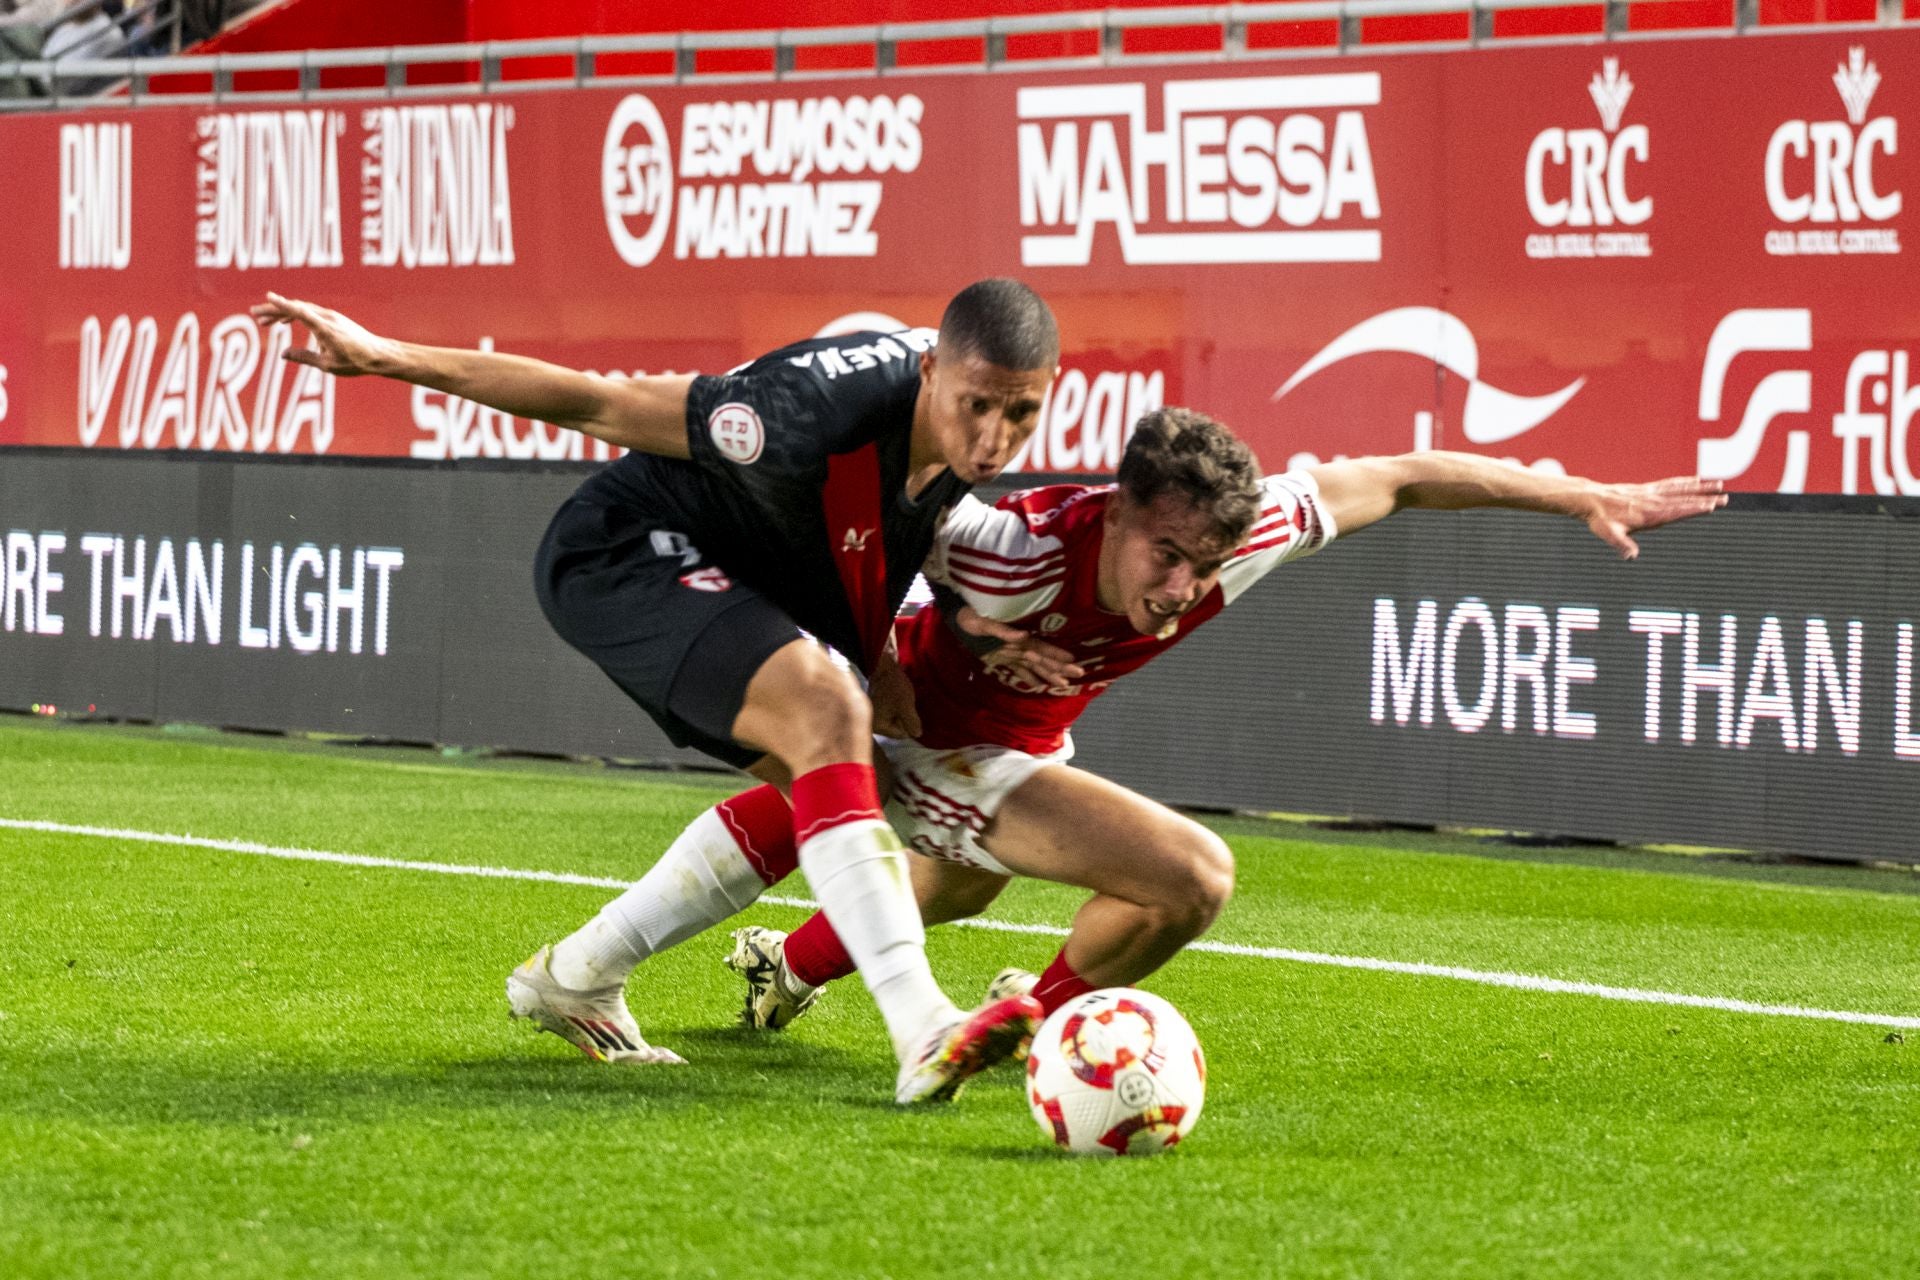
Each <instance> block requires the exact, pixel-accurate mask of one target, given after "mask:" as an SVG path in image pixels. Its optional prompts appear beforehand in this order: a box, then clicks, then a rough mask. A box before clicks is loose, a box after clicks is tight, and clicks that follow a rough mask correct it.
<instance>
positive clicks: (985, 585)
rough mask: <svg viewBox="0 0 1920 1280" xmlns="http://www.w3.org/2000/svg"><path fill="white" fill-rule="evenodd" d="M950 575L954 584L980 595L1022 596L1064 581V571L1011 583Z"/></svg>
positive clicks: (956, 574) (955, 574)
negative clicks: (1050, 575)
mask: <svg viewBox="0 0 1920 1280" xmlns="http://www.w3.org/2000/svg"><path fill="white" fill-rule="evenodd" d="M951 577H952V578H953V581H954V584H955V585H956V586H960V587H963V588H965V589H966V590H968V591H978V592H979V593H980V594H981V595H988V596H1023V595H1026V594H1028V593H1029V592H1034V591H1040V590H1043V589H1045V588H1047V587H1056V586H1059V585H1060V584H1061V583H1062V582H1065V581H1066V575H1065V574H1064V573H1062V574H1056V575H1054V576H1053V577H1050V578H1038V579H1035V580H1034V581H1032V582H1012V583H998V582H980V581H977V580H975V579H972V578H969V577H967V576H966V575H965V574H961V573H953V574H951Z"/></svg>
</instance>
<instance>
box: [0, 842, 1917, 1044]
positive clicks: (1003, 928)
mask: <svg viewBox="0 0 1920 1280" xmlns="http://www.w3.org/2000/svg"><path fill="white" fill-rule="evenodd" d="M0 828H10V829H12V830H15V831H43V832H47V833H50V834H53V835H67V836H94V837H97V838H100V839H104V840H131V841H138V842H140V843H144V844H168V845H180V846H186V847H189V848H195V849H217V850H220V851H222V852H225V853H248V854H255V855H257V856H260V857H266V858H285V859H289V860H292V861H296V862H331V863H335V864H338V865H340V866H348V867H376V868H386V869H390V870H395V871H430V872H434V873H436V874H438V875H448V876H481V877H484V878H487V879H492V880H533V881H538V882H540V883H543V884H573V885H589V886H592V887H595V888H601V889H625V888H627V887H628V886H629V885H630V884H632V883H633V882H632V881H631V880H616V879H614V878H612V877H610V876H583V875H576V874H574V873H572V872H568V871H526V870H522V869H520V868H517V867H484V866H473V865H470V864H467V863H459V862H416V861H413V860H411V859H407V858H380V857H375V856H373V855H371V854H364V853H331V852H328V851H326V850H322V849H299V848H293V847H289V846H285V845H271V844H258V843H256V842H254V841H251V840H213V839H207V838H205V837H201V836H193V835H172V834H169V833H166V832H161V831H134V830H130V829H127V828H123V827H92V826H79V825H75V824H72V823H65V822H40V821H33V820H29V819H22V818H0ZM760 901H761V902H763V903H765V904H767V905H768V906H775V907H800V908H803V909H807V910H811V909H813V908H814V907H816V906H817V905H818V904H817V903H815V902H813V901H812V900H810V899H807V898H788V897H781V896H776V895H774V894H767V895H765V896H763V897H761V898H760ZM953 923H954V924H956V925H959V926H962V927H965V928H969V929H987V930H990V931H992V932H995V933H1027V934H1039V935H1042V936H1045V937H1053V938H1064V937H1066V936H1067V931H1066V930H1065V929H1062V928H1059V927H1058V926H1056V925H1049V924H1021V923H1018V922H1016V921H1011V920H992V919H987V918H984V917H975V918H973V919H970V920H956V921H954V922H953ZM1187 950H1189V951H1206V952H1211V953H1213V954H1215V955H1228V956H1246V957H1250V958H1253V959H1258V960H1289V961H1293V962H1294V963H1296V964H1317V965H1330V966H1332V967H1334V968H1339V969H1365V970H1369V971H1371V972H1374V973H1399V974H1407V975H1410V976H1413V977H1420V978H1449V979H1452V980H1453V981H1456V982H1473V983H1478V984H1480V985H1482V986H1488V987H1507V988H1511V989H1513V990H1517V991H1539V992H1545V993H1548V994H1554V995H1576V996H1594V997H1596V998H1598V999H1601V1000H1621V1001H1626V1002H1629V1003H1633V1004H1657V1005H1677V1006H1681V1007H1684V1008H1689V1009H1718V1010H1720V1011H1721V1012H1723V1013H1747V1014H1759V1015H1763V1016H1766V1017H1775V1018H1811V1019H1813V1020H1815V1021H1819V1022H1852V1023H1865V1024H1868V1025H1870V1026H1876V1027H1898V1028H1902V1029H1906V1030H1920V1017H1908V1016H1905V1015H1901V1014H1891V1013H1858V1012H1854V1011H1852V1010H1847V1009H1814V1008H1808V1007H1805V1006H1802V1005H1797V1004H1760V1003H1757V1002H1755V1001H1751V1000H1732V999H1728V998H1727V997H1725V996H1696V995H1688V994H1686V993H1684V992H1678V991H1649V990H1645V989H1643V988H1640V987H1614V986H1608V985H1606V984H1605V983H1599V982H1570V981H1568V980H1566V979H1564V978H1544V977H1540V976H1538V975H1536V974H1528V973H1503V972H1501V971H1499V970H1488V969H1467V968H1463V967H1461V966H1459V965H1449V964H1420V963H1416V962H1412V961H1406V960H1381V959H1376V958H1374V957H1372V956H1342V955H1332V954H1329V953H1327V952H1322V951H1296V950H1294V949H1293V948H1291V947H1254V946H1247V945H1245V944H1242V943H1237V942H1214V941H1211V940H1208V939H1202V940H1200V941H1198V942H1191V943H1188V944H1187Z"/></svg>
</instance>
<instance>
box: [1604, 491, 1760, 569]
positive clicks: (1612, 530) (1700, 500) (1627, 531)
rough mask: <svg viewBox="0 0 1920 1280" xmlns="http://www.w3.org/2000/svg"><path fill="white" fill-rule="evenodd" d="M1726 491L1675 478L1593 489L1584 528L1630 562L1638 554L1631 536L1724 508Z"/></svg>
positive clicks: (1638, 545) (1636, 546)
mask: <svg viewBox="0 0 1920 1280" xmlns="http://www.w3.org/2000/svg"><path fill="white" fill-rule="evenodd" d="M1725 488H1726V486H1725V485H1724V484H1723V483H1721V482H1720V481H1718V480H1702V479H1700V478H1699V477H1697V476H1674V477H1672V478H1671V479H1667V480H1655V481H1653V482H1652V483H1650V484H1601V485H1595V486H1594V492H1593V509H1592V510H1591V511H1590V512H1589V513H1588V515H1587V528H1589V529H1591V530H1593V535H1594V536H1595V537H1596V538H1599V539H1600V540H1601V541H1602V542H1604V543H1606V544H1608V545H1609V546H1611V547H1614V548H1615V549H1617V550H1618V551H1619V552H1620V554H1621V556H1622V557H1623V558H1625V559H1628V560H1632V559H1635V558H1636V557H1638V556H1639V554H1640V544H1639V543H1637V542H1635V541H1634V540H1633V535H1634V534H1636V533H1638V532H1640V531H1641V530H1643V529H1658V528H1659V527H1660V526H1661V525H1664V524H1672V523H1673V522H1674V521H1676V520H1686V519H1690V518H1691V517H1693V516H1703V515H1705V514H1707V513H1708V512H1709V511H1717V510H1719V509H1720V508H1721V507H1724V506H1726V505H1727V495H1726V493H1725V492H1724V490H1725Z"/></svg>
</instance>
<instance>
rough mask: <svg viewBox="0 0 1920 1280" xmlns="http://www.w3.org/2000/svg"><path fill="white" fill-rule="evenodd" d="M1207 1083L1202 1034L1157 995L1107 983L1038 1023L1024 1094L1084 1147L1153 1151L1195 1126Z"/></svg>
mask: <svg viewBox="0 0 1920 1280" xmlns="http://www.w3.org/2000/svg"><path fill="white" fill-rule="evenodd" d="M1206 1092H1207V1062H1206V1059H1205V1058H1204V1057H1203V1056H1202V1055H1201V1053H1200V1041H1199V1040H1198V1039H1196V1038H1195V1037H1194V1034H1193V1028H1192V1027H1190V1026H1188V1025H1187V1020H1186V1019H1185V1018H1183V1017H1181V1016H1180V1011H1179V1010H1178V1009H1175V1008H1174V1007H1173V1006H1172V1005H1170V1004H1168V1003H1167V1002H1166V1001H1165V1000H1162V999H1161V998H1160V997H1159V996H1154V995H1148V994H1147V993H1146V992H1144V991H1135V990H1134V989H1133V988H1131V987H1109V988H1108V989H1106V990H1105V991H1094V992H1090V993H1089V994H1087V995H1084V996H1080V997H1077V998H1076V999H1073V1000H1069V1001H1068V1002H1067V1003H1066V1004H1063V1005H1061V1006H1060V1007H1059V1008H1058V1009H1055V1010H1054V1011H1053V1014H1052V1016H1051V1017H1049V1018H1048V1019H1047V1020H1046V1021H1045V1022H1043V1023H1041V1024H1040V1030H1039V1031H1038V1032H1037V1033H1036V1034H1035V1035H1034V1037H1033V1052H1032V1055H1031V1056H1030V1057H1028V1059H1027V1103H1028V1105H1030V1106H1031V1107H1032V1108H1033V1118H1034V1119H1035V1120H1036V1121H1038V1122H1039V1125H1040V1131H1041V1132H1042V1133H1044V1134H1046V1135H1047V1136H1048V1137H1049V1138H1051V1139H1052V1140H1053V1141H1054V1142H1055V1143H1056V1144H1057V1145H1059V1146H1062V1147H1065V1148H1066V1149H1067V1150H1069V1151H1072V1152H1074V1153H1076V1154H1078V1155H1089V1156H1093V1155H1098V1156H1149V1155H1153V1154H1155V1153H1156V1152H1160V1151H1165V1150H1166V1149H1167V1148H1168V1147H1171V1146H1173V1145H1174V1144H1175V1143H1177V1142H1179V1141H1180V1139H1182V1138H1184V1137H1186V1136H1187V1135H1188V1134H1189V1133H1191V1132H1193V1126H1194V1123H1195V1122H1196V1121H1197V1120H1199V1119H1200V1104H1201V1102H1202V1101H1203V1100H1204V1099H1205V1097H1206Z"/></svg>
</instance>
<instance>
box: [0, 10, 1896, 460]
mask: <svg viewBox="0 0 1920 1280" xmlns="http://www.w3.org/2000/svg"><path fill="white" fill-rule="evenodd" d="M1916 108H1920V33H1914V32H1907V31H1887V32H1873V33H1868V34H1859V33H1839V34H1833V35H1825V34H1800V35H1787V36H1752V37H1747V38H1741V39H1726V38H1721V37H1714V38H1707V39H1697V40H1671V41H1660V42H1629V43H1622V44H1614V45H1577V46H1573V45H1569V46H1560V47H1533V48H1520V49H1490V50H1476V51H1468V52H1452V53H1446V54H1412V55H1394V56H1384V57H1372V58H1369V57H1365V56H1361V57H1348V58H1339V59H1326V60H1311V59H1306V60H1303V59H1288V60H1284V61H1278V60H1276V61H1271V62H1265V63H1262V62H1257V61H1245V62H1235V63H1232V64H1220V65H1207V64H1187V65H1181V66H1163V67H1151V68H1143V67H1135V68H1114V69H1109V70H1105V71H1089V72H1075V73H1070V74H1069V73H1056V74H1049V75H1025V74H1004V75H1003V74H994V75H977V74H972V75H958V74H955V75H912V76H906V75H901V76H889V77H884V78H876V79H871V80H860V79H835V80H822V81H812V82H794V83H786V84H783V83H777V82H769V83H765V84H756V83H729V84H702V85H688V86H668V87H652V86H648V87H645V88H637V89H633V90H631V91H627V90H622V89H582V90H565V91H553V92H526V93H519V94H500V95H494V96H489V97H487V98H484V99H474V98H454V99H448V100H446V101H433V100H426V99H415V98H409V99H407V100H405V101H404V102H393V101H381V100H370V101H347V100H334V101H330V102H327V103H324V104H291V105H289V104H274V105H271V106H267V105H259V106H254V105H232V104H228V105H221V106H217V107H215V106H197V107H188V106H181V107H174V106H155V107H146V108H140V109H135V110H119V109H112V108H100V109H95V110H91V111H88V112H86V113H84V114H59V115H43V116H32V117H18V118H9V119H6V120H3V121H0V151H3V152H4V154H5V156H6V159H7V170H8V172H11V173H14V174H16V175H28V174H30V175H36V176H35V178H34V179H33V180H23V181H20V182H17V183H16V185H15V188H14V189H13V190H12V191H11V192H10V202H9V210H10V213H9V230H8V234H7V236H5V237H4V238H0V371H3V373H0V445H7V444H14V445H18V444H34V445H64V446H78V447H84V448H88V449H100V450H119V449H129V450H154V449H176V448H193V449H214V450H223V451H231V452H234V453H241V454H309V453H311V454H326V455H333V456H343V455H344V456H364V457H395V458H414V459H434V460H458V459H465V458H499V459H525V460H556V459H577V460H592V459H594V458H596V457H603V456H605V451H604V449H600V448H598V447H597V446H595V445H594V444H593V443H592V442H585V441H582V440H581V439H580V438H578V437H577V436H573V435H571V434H568V433H566V432H562V431H558V430H555V429H553V428H550V427H547V426H544V425H543V424H540V423H536V422H529V421H524V420H516V419H513V418H510V417H507V416H504V415H500V414H496V413H493V412H491V411H489V410H485V409H481V408H479V407H477V406H475V405H473V404H470V403H466V402H464V401H461V400H459V399H458V398H457V397H448V396H445V395H442V394H439V393H434V392H427V391H420V390H413V389H410V388H407V387H403V386H398V385H395V384H392V383H386V382H382V381H378V380H359V381H352V382H336V381H335V380H333V379H331V378H327V377H324V376H322V375H319V374H317V373H313V372H310V371H305V370H302V369H300V368H298V367H294V366H290V365H287V364H286V363H284V362H283V361H282V360H280V359H279V357H280V356H281V354H282V353H283V352H284V349H285V344H286V343H287V341H288V337H287V334H286V333H285V331H284V330H282V331H270V332H261V331H259V330H257V329H255V328H254V327H253V326H252V325H251V324H250V323H249V322H248V320H247V316H246V309H247V306H248V305H249V304H250V303H252V302H254V301H256V300H258V299H259V298H260V296H261V295H262V294H263V293H264V292H265V291H266V290H268V289H273V290H276V291H278V292H282V293H286V294H291V295H294V296H299V297H305V298H309V299H312V300H316V301H319V302H322V303H324V304H327V305H330V306H333V307H335V308H337V309H339V310H341V311H343V312H345V313H347V314H348V315H350V316H353V317H354V318H356V319H359V320H361V321H363V322H364V323H366V324H367V325H368V326H369V327H371V328H373V329H375V330H377V331H381V332H386V333H390V334H394V335H396V336H402V337H407V338H412V339H415V340H418V341H422V342H428V343H436V344H445V345H456V346H475V345H479V346H492V347H495V348H497V349H501V350H511V351H515V352H520V353H525V354H529V355H535V356H541V357H546V358H549V359H553V360H556V361H560V362H563V363H566V364H570V365H574V366H577V367H582V368H588V369H593V370H597V371H600V372H611V373H621V374H632V373H636V372H662V371H689V370H721V369H725V368H727V367H730V366H732V365H734V364H736V363H738V362H740V361H742V360H744V359H747V358H749V357H751V356H753V355H755V354H758V353H759V352H761V351H764V350H767V349H770V348H772V347H774V346H777V345H779V344H781V343H784V342H787V341H791V340H793V339H796V338H800V337H806V336H811V335H813V334H815V333H818V332H822V331H835V330H844V331H852V330H857V329H861V328H868V327H880V328H885V327H890V326H893V325H896V324H898V325H921V324H933V323H937V321H938V319H939V313H940V309H941V307H942V305H943V303H944V301H945V300H946V298H948V297H949V296H950V295H951V294H952V293H953V292H954V290H955V289H956V288H957V287H958V286H959V285H961V284H963V283H965V282H966V281H968V280H971V279H974V278H978V277H980V276H984V275H990V274H1016V275H1019V276H1021V277H1022V278H1024V279H1026V280H1028V281H1029V282H1031V283H1032V284H1034V285H1035V286H1036V287H1037V288H1039V289H1040V290H1041V291H1042V293H1043V294H1044V295H1045V296H1046V297H1048V298H1049V300H1050V301H1051V302H1052V303H1053V305H1054V307H1055V309H1056V311H1057V312H1058V315H1059V317H1060V320H1061V324H1062V329H1063V334H1064V338H1065V342H1066V351H1065V355H1064V359H1063V366H1064V368H1063V373H1062V376H1061V378H1060V380H1059V382H1058V384H1057V385H1056V387H1055V389H1054V392H1053V395H1052V398H1051V400H1050V402H1049V404H1048V406H1047V409H1046V414H1045V419H1044V421H1043V423H1042V427H1041V429H1040V431H1039V432H1038V433H1037V434H1036V437H1035V439H1034V441H1033V442H1032V444H1031V445H1030V446H1029V448H1028V450H1027V451H1026V453H1025V454H1024V455H1023V456H1022V458H1021V459H1020V461H1019V463H1018V467H1019V469H1022V470H1026V471H1031V472H1087V471H1091V472H1101V471H1107V470H1110V469H1111V468H1112V466H1113V465H1114V462H1115V459H1116V458H1117V457H1118V453H1119V450H1120V447H1121V445H1122V443H1123V442H1124V440H1125V437H1126V433H1127V428H1128V424H1129V423H1130V422H1131V421H1132V420H1133V419H1134V417H1135V416H1137V414H1138V413H1139V412H1141V411H1142V410H1144V409H1146V408H1148V407H1151V406H1153V405H1156V404H1160V403H1185V404H1191V405H1194V406H1196V407H1199V408H1202V409H1205V410H1208V411H1210V412H1213V413H1215V414H1217V415H1219V416H1221V417H1223V418H1225V419H1226V420H1227V421H1229V422H1230V423H1232V424H1233V425H1234V426H1235V427H1236V428H1238V429H1239V430H1240V431H1241V432H1242V433H1243V434H1244V435H1246V436H1247V438H1248V439H1249V440H1250V441H1251V442H1252V443H1253V444H1254V445H1255V447H1256V449H1257V450H1258V452H1259V453H1260V455H1261V458H1262V460H1263V461H1264V462H1265V463H1266V464H1267V465H1268V466H1269V467H1270V468H1272V469H1279V468H1280V467H1282V466H1284V465H1286V464H1287V463H1288V462H1290V461H1295V460H1299V461H1305V460H1308V459H1318V460H1327V459H1330V458H1334V457H1338V456H1342V455H1354V454H1360V453H1377V452H1400V451H1404V450H1408V449H1413V448H1424V447H1446V448H1456V449H1466V450H1471V451H1475V452H1479V453H1484V454H1489V455H1492V456H1498V457H1510V458H1513V459H1516V460H1518V461H1520V462H1523V463H1526V464H1528V465H1531V466H1535V467H1539V468H1542V469H1546V470H1552V469H1555V468H1562V469H1565V470H1567V471H1573V472H1580V473H1585V474H1591V475H1596V476H1599V477H1602V478H1608V479H1634V478H1649V477H1653V476H1657V475H1664V474H1671V473H1678V472H1691V471H1695V470H1698V471H1700V472H1702V473H1704V474H1707V475H1710V476H1716V477H1720V478H1724V479H1726V480H1727V481H1728V482H1729V484H1730V485H1732V486H1733V487H1735V488H1740V489H1757V490H1766V491H1780V492H1800V491H1807V492H1832V493H1863V494H1864V493H1913V492H1920V457H1917V456H1916V449H1915V447H1914V444H1913V442H1912V441H1911V440H1910V439H1909V436H1910V435H1911V428H1912V424H1913V419H1914V416H1915V413H1916V411H1917V410H1920V387H1916V385H1915V383H1916V375H1915V373H1914V370H1913V368H1912V365H1911V357H1912V348H1913V335H1914V334H1915V333H1916V332H1920V314H1916V312H1917V311H1920V292H1917V291H1916V290H1913V289H1911V288H1907V287H1904V284H1905V282H1908V281H1910V280H1912V279H1914V276H1913V273H1912V269H1911V268H1910V266H1909V259H1910V256H1911V255H1912V254H1913V253H1914V252H1916V251H1920V250H1916V249H1915V247H1914V245H1915V235H1914V232H1913V230H1912V228H1910V227H1909V226H1908V225H1907V222H1908V218H1909V213H1910V211H1909V209H1908V206H1907V200H1906V197H1907V195H1908V194H1909V188H1910V187H1913V186H1914V185H1915V177H1914V174H1915V166H1914V161H1913V159H1912V155H1913V150H1914V149H1913V147H1912V145H1911V144H1910V143H1909V145H1907V146H1906V147H1903V146H1902V144H1901V139H1900V122H1901V120H1902V119H1908V120H1911V119H1913V118H1914V117H1915V114H1916ZM42 176H44V180H42ZM849 358H857V357H854V356H850V357H849Z"/></svg>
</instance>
